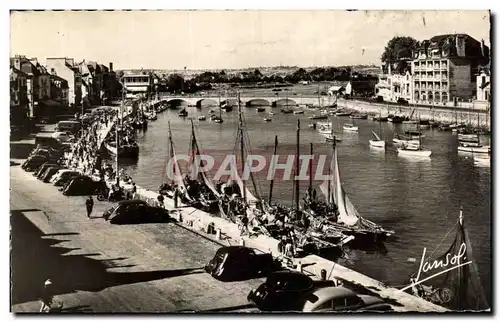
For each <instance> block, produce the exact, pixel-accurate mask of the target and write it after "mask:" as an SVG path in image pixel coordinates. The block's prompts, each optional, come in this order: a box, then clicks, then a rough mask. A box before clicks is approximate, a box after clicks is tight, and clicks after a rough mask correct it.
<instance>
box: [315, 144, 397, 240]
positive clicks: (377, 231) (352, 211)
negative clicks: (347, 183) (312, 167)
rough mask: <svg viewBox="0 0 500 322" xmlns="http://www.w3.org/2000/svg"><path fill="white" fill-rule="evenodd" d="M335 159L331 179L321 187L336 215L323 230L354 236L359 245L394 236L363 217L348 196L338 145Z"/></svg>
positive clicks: (331, 166) (326, 222) (334, 150)
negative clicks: (340, 169)
mask: <svg viewBox="0 0 500 322" xmlns="http://www.w3.org/2000/svg"><path fill="white" fill-rule="evenodd" d="M332 146H333V157H332V161H331V163H330V167H329V169H328V171H329V174H330V175H329V179H327V180H325V181H324V182H323V183H322V184H321V185H320V190H321V192H322V193H323V194H324V196H325V199H326V200H327V204H328V205H332V206H333V205H334V207H333V208H334V209H336V211H335V215H334V216H329V217H328V218H325V219H326V220H325V221H324V222H323V229H324V230H325V231H327V230H328V229H335V230H337V231H340V232H341V233H343V234H345V235H350V236H354V237H355V238H354V241H355V242H357V243H359V244H365V245H366V244H367V243H370V242H381V241H383V240H385V239H386V238H387V237H389V236H391V235H394V231H392V230H386V229H384V228H382V227H381V226H379V225H377V224H376V223H374V222H372V221H370V220H368V219H366V218H364V217H362V216H361V215H360V214H359V212H358V211H357V210H356V207H354V205H353V204H352V202H351V200H350V199H349V197H348V196H347V193H346V192H345V190H344V188H343V187H342V184H341V181H340V171H339V164H338V159H337V148H336V144H335V143H334V144H333V145H332Z"/></svg>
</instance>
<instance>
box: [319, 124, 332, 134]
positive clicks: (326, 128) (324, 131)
mask: <svg viewBox="0 0 500 322" xmlns="http://www.w3.org/2000/svg"><path fill="white" fill-rule="evenodd" d="M318 132H319V133H320V134H330V133H331V132H332V127H331V126H320V127H319V129H318Z"/></svg>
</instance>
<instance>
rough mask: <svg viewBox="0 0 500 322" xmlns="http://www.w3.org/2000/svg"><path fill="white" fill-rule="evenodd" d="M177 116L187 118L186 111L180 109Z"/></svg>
mask: <svg viewBox="0 0 500 322" xmlns="http://www.w3.org/2000/svg"><path fill="white" fill-rule="evenodd" d="M177 115H178V116H179V117H187V116H188V112H187V111H186V109H182V110H181V111H180V112H179V113H178V114H177Z"/></svg>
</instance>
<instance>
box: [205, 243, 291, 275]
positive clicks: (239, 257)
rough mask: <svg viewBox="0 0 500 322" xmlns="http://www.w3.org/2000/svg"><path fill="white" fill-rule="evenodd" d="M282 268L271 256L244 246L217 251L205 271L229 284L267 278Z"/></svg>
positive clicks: (228, 247) (223, 248)
mask: <svg viewBox="0 0 500 322" xmlns="http://www.w3.org/2000/svg"><path fill="white" fill-rule="evenodd" d="M280 268H281V264H280V263H279V262H277V261H275V260H274V259H273V256H272V255H271V254H267V253H259V252H256V251H255V249H253V248H248V247H244V246H226V247H221V248H219V249H218V250H217V253H216V254H215V256H214V258H212V260H211V261H210V262H209V263H208V264H207V265H206V266H205V271H206V272H207V273H209V274H210V275H212V276H213V277H214V278H215V279H217V280H219V281H224V282H229V281H242V280H246V279H251V278H257V277H260V276H266V275H267V274H269V273H271V272H273V271H275V270H277V269H280Z"/></svg>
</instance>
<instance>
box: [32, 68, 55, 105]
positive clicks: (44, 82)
mask: <svg viewBox="0 0 500 322" xmlns="http://www.w3.org/2000/svg"><path fill="white" fill-rule="evenodd" d="M30 62H31V64H32V65H33V66H35V68H36V69H37V70H38V77H37V80H36V82H37V86H36V87H37V93H36V97H35V101H36V100H38V101H43V100H48V99H50V74H49V73H48V72H47V69H46V68H45V66H42V65H40V63H39V62H38V59H37V58H30Z"/></svg>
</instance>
